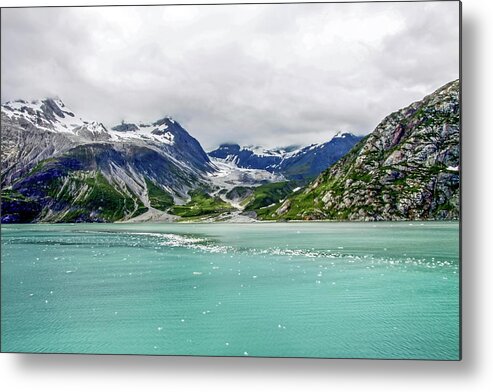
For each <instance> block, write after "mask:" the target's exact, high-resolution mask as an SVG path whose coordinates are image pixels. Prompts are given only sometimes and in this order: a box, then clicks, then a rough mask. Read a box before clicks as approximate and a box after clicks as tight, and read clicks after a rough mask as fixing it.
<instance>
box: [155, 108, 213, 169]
mask: <svg viewBox="0 0 493 392" xmlns="http://www.w3.org/2000/svg"><path fill="white" fill-rule="evenodd" d="M153 125H154V126H163V125H165V126H166V127H167V128H166V130H165V131H164V132H169V133H170V134H172V135H173V143H174V144H173V147H174V148H175V150H176V151H177V152H178V153H179V157H180V159H181V160H182V161H184V162H186V163H188V164H190V165H192V166H193V167H195V168H196V169H198V170H200V171H205V172H210V171H211V170H212V169H211V165H210V159H209V157H208V155H207V153H206V152H205V151H204V149H203V148H202V146H201V145H200V143H199V142H198V140H197V139H195V138H194V137H192V136H191V135H190V134H189V133H188V132H187V131H186V129H185V128H183V127H182V126H181V125H180V124H179V123H178V122H177V121H175V120H173V119H171V118H169V117H165V118H162V119H161V120H158V121H156V122H155V123H154V124H153Z"/></svg>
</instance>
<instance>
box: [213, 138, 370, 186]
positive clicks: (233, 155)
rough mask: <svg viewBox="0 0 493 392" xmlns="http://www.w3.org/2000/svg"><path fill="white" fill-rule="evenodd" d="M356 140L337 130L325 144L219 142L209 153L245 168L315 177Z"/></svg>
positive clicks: (301, 177) (294, 175) (286, 174)
mask: <svg viewBox="0 0 493 392" xmlns="http://www.w3.org/2000/svg"><path fill="white" fill-rule="evenodd" d="M359 140H361V137H360V136H355V135H353V134H351V133H338V134H337V135H336V136H334V137H333V138H332V139H331V140H330V141H328V142H326V143H319V144H312V145H310V146H307V147H302V148H296V147H287V148H278V149H271V150H269V149H263V148H261V147H252V146H246V147H240V146H239V145H238V144H229V143H228V144H222V145H220V146H219V147H218V148H217V149H216V150H214V151H211V152H209V156H210V157H212V158H219V159H222V160H223V161H225V162H231V163H234V164H236V165H237V166H238V167H241V168H245V169H262V170H267V171H269V172H271V173H276V174H280V175H283V176H284V177H286V178H288V179H296V180H304V179H307V178H311V177H314V176H317V175H318V174H320V173H321V172H322V171H324V170H325V169H327V168H328V167H329V166H331V165H332V164H334V163H335V162H336V161H337V160H339V159H340V158H341V157H342V156H344V155H345V154H346V153H347V152H348V151H349V150H350V149H351V148H352V147H353V146H354V145H355V144H356V143H357V142H358V141H359Z"/></svg>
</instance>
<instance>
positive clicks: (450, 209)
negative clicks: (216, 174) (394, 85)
mask: <svg viewBox="0 0 493 392" xmlns="http://www.w3.org/2000/svg"><path fill="white" fill-rule="evenodd" d="M459 92H460V87H459V81H454V82H451V83H448V84H446V85H445V86H443V87H441V88H440V89H438V90H437V91H435V92H434V93H432V94H431V95H428V96H426V97H425V98H424V99H423V100H421V101H419V102H415V103H413V104H411V105H410V106H408V107H406V108H404V109H401V110H398V111H396V112H394V113H392V114H390V115H389V116H387V117H386V118H385V119H384V120H383V121H382V122H381V123H380V124H379V125H378V126H377V127H376V129H375V130H374V131H373V132H372V133H371V134H369V135H368V136H367V137H365V138H364V139H363V140H361V141H360V142H359V143H358V144H357V145H356V146H355V147H354V148H353V149H352V150H351V151H350V152H349V153H348V154H347V155H346V156H344V158H342V159H341V160H340V161H338V162H337V163H336V164H335V165H333V166H332V167H330V168H329V169H328V170H327V171H325V172H323V173H322V174H321V175H320V176H319V177H318V178H317V179H316V180H315V181H313V182H312V183H311V184H310V185H308V186H307V187H306V188H305V189H304V190H303V191H302V192H297V193H296V194H294V195H293V196H291V197H289V198H287V199H286V200H285V201H284V202H282V203H279V204H277V205H275V206H272V207H271V208H270V209H268V210H267V211H264V217H265V218H267V219H335V220H365V221H373V220H428V219H432V220H433V219H458V218H459V187H460V184H459V182H460V181H459V180H460V177H459V162H460V144H459V143H460V139H459V138H460V119H459V115H460V101H459Z"/></svg>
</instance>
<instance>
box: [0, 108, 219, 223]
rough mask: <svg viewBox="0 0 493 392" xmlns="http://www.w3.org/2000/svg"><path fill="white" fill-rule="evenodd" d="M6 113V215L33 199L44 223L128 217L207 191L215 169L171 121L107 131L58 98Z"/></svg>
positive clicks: (184, 133)
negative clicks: (162, 202)
mask: <svg viewBox="0 0 493 392" xmlns="http://www.w3.org/2000/svg"><path fill="white" fill-rule="evenodd" d="M1 115H2V117H1V119H2V168H1V173H2V186H3V188H7V190H8V192H11V193H12V195H15V197H12V199H13V204H8V203H7V204H5V203H3V210H4V211H5V209H6V208H7V210H8V208H9V206H10V207H12V208H13V209H14V210H15V208H16V206H17V207H19V203H20V201H21V199H22V198H27V199H29V201H30V207H29V208H30V209H31V208H32V206H34V205H38V206H39V211H38V215H39V216H38V219H41V220H53V221H59V220H67V219H68V217H71V218H73V217H74V216H75V217H76V219H80V220H89V221H98V220H118V219H125V218H128V217H130V216H132V215H134V214H136V213H138V212H140V211H142V210H143V209H144V208H153V206H152V200H154V199H156V197H157V198H158V199H159V198H160V199H166V200H171V202H170V203H171V204H173V203H183V202H185V201H186V200H187V199H188V198H189V196H188V191H189V190H190V189H194V188H196V187H199V186H208V185H209V182H210V181H209V179H208V176H207V175H208V174H209V173H212V172H215V171H217V168H216V167H215V166H214V165H213V164H212V163H211V162H210V160H209V157H208V156H207V154H206V153H205V151H204V150H203V149H202V147H201V146H200V143H199V142H198V141H197V140H196V139H194V138H193V137H192V136H190V134H189V133H188V132H187V131H186V130H185V129H184V128H183V127H181V125H180V124H179V123H178V122H176V121H174V120H173V119H171V118H169V117H165V118H163V119H160V120H158V121H156V122H152V123H149V124H139V125H135V124H120V125H117V126H115V127H113V128H110V129H108V128H107V127H105V126H104V125H103V124H101V123H97V122H88V121H84V120H83V119H81V118H80V117H78V116H76V115H75V113H74V112H73V111H71V110H70V109H69V108H67V107H66V106H65V105H64V103H63V102H62V101H61V100H54V99H45V100H42V101H32V102H26V101H14V102H7V103H5V104H4V105H2V109H1ZM4 193H5V192H4ZM151 193H152V194H153V195H151ZM156 194H157V195H158V196H156ZM98 195H104V197H103V198H101V197H99V196H98ZM2 196H3V195H2ZM98 197H99V200H103V199H104V203H103V205H101V203H98V202H96V201H97V200H98ZM93 198H96V199H95V200H94V199H93ZM16 203H17V204H16ZM105 203H106V204H105ZM20 204H22V203H20ZM19 208H20V207H19Z"/></svg>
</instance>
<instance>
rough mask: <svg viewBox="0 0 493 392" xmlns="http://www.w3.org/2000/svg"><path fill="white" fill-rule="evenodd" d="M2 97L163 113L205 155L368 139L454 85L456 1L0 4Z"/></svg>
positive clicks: (128, 117) (151, 116) (117, 117)
mask: <svg viewBox="0 0 493 392" xmlns="http://www.w3.org/2000/svg"><path fill="white" fill-rule="evenodd" d="M1 22H2V23H1V33H2V35H1V40H2V42H1V44H2V53H1V54H2V57H1V62H2V64H1V65H2V75H1V83H2V103H3V102H5V101H8V100H13V99H28V100H30V99H37V98H44V97H59V98H60V99H62V100H63V101H64V102H65V104H66V105H67V106H68V107H70V108H71V109H72V110H74V111H75V112H76V113H77V114H79V115H80V116H81V117H83V118H84V119H86V120H90V121H92V120H96V121H101V122H103V123H104V124H105V125H107V126H112V125H114V124H116V123H119V122H121V121H122V120H123V119H124V120H125V121H128V122H132V121H140V120H142V121H154V120H156V119H158V118H161V117H163V116H164V115H171V116H172V117H174V118H175V119H176V120H178V121H179V122H180V123H181V124H182V125H183V126H184V127H185V128H187V129H188V131H189V132H190V133H191V134H192V135H193V136H194V137H196V138H197V139H198V140H199V141H200V142H201V143H202V145H203V146H204V147H205V148H206V149H211V148H214V147H216V146H217V145H218V144H219V143H222V142H238V143H240V144H255V145H263V146H267V147H273V146H283V145H289V144H301V145H306V144H310V143H315V142H321V141H326V140H329V139H330V138H331V137H332V136H333V135H334V134H335V133H336V132H337V131H350V132H354V133H358V134H366V133H369V132H371V131H372V130H373V128H374V127H375V126H376V125H377V124H378V123H379V122H380V120H382V118H383V117H385V116H386V115H387V114H389V113H390V112H392V111H394V110H397V109H399V108H401V107H403V106H407V105H408V104H409V103H411V102H413V101H415V100H418V99H421V98H422V97H423V96H424V95H426V94H428V93H431V92H432V91H434V90H435V89H437V88H438V87H440V86H441V85H443V84H445V83H447V82H449V81H451V80H454V79H457V78H458V77H459V6H458V2H431V3H387V4H375V3H368V4H291V5H249V6H247V5H236V6H166V7H108V8H58V9H53V8H52V9H47V8H45V9H3V10H2V21H1Z"/></svg>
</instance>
